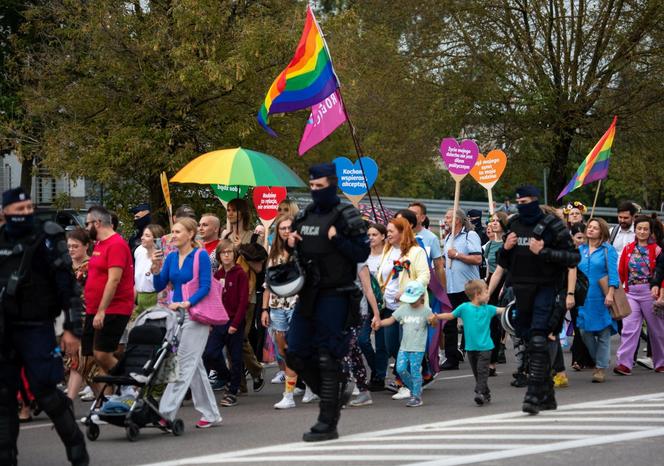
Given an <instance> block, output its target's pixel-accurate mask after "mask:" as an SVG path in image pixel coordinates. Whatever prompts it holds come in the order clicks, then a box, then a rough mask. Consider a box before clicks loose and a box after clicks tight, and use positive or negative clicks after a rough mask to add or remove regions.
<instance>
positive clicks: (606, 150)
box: [558, 116, 618, 199]
mask: <svg viewBox="0 0 664 466" xmlns="http://www.w3.org/2000/svg"><path fill="white" fill-rule="evenodd" d="M617 119H618V117H617V116H614V117H613V123H611V126H609V129H607V130H606V133H604V136H602V139H600V140H599V141H598V142H597V144H595V147H593V150H591V151H590V153H589V154H588V156H587V157H586V159H585V160H584V161H583V163H582V164H581V165H579V168H578V169H577V170H576V173H575V174H574V176H573V177H572V179H571V180H570V182H569V183H568V184H567V186H565V189H563V190H562V191H561V192H560V194H559V195H558V199H560V198H561V197H563V196H565V195H566V194H569V193H571V192H572V191H574V190H575V189H576V188H580V187H581V186H583V185H586V184H589V183H592V182H593V181H597V180H603V179H604V178H606V177H607V176H608V174H609V157H610V156H611V146H612V145H613V137H614V136H615V135H616V121H617Z"/></svg>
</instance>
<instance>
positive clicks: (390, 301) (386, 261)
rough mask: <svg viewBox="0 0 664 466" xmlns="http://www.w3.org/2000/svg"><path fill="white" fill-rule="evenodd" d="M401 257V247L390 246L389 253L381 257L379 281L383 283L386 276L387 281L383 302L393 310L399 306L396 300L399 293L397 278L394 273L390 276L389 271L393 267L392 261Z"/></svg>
mask: <svg viewBox="0 0 664 466" xmlns="http://www.w3.org/2000/svg"><path fill="white" fill-rule="evenodd" d="M400 257H401V249H399V248H394V247H393V248H392V249H391V250H390V252H389V254H387V255H385V257H384V258H383V263H382V264H381V266H380V271H379V273H380V283H385V282H386V281H387V280H388V278H389V280H390V281H389V282H387V285H386V286H385V291H384V292H383V302H384V303H385V307H386V308H388V309H391V310H395V309H396V308H398V307H399V304H400V303H399V302H398V300H397V294H398V293H399V279H398V278H396V277H395V276H394V275H392V277H390V272H392V268H394V261H395V260H398V259H399V258H400Z"/></svg>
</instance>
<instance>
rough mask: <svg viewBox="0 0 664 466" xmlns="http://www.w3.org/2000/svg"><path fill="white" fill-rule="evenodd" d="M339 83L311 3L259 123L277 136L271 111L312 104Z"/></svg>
mask: <svg viewBox="0 0 664 466" xmlns="http://www.w3.org/2000/svg"><path fill="white" fill-rule="evenodd" d="M338 87H339V79H338V78H337V75H336V73H335V72H334V69H333V68H332V59H331V58H330V54H329V52H328V50H327V44H326V43H325V39H324V38H323V34H322V33H321V30H320V27H319V26H318V23H317V22H316V18H315V17H314V14H313V12H312V11H311V7H309V6H308V7H307V20H306V22H305V23H304V30H303V31H302V37H300V43H299V44H298V45H297V49H296V50H295V56H294V57H293V59H292V60H291V62H290V63H289V64H288V66H287V67H286V69H284V70H283V71H282V72H281V73H280V74H279V76H277V79H275V80H274V82H273V83H272V85H271V86H270V89H269V90H268V91H267V95H266V96H265V102H263V105H262V106H261V108H260V110H259V111H258V123H260V125H261V126H262V127H263V128H265V130H266V131H267V132H268V133H270V134H271V135H272V136H276V133H275V132H274V131H273V130H272V128H270V127H269V126H268V117H269V115H272V114H275V113H286V112H294V111H296V110H302V109H304V108H308V107H311V106H312V105H315V104H317V103H319V102H321V101H322V100H323V99H325V98H326V97H327V96H329V95H330V94H332V93H333V92H334V91H335V90H336V89H337V88H338Z"/></svg>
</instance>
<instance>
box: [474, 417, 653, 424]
mask: <svg viewBox="0 0 664 466" xmlns="http://www.w3.org/2000/svg"><path fill="white" fill-rule="evenodd" d="M496 422H501V423H517V424H518V423H523V422H538V423H547V422H647V423H650V424H664V418H661V419H657V418H652V417H583V418H580V419H574V418H572V417H564V418H562V417H561V418H559V417H558V416H548V415H544V416H529V417H522V418H516V419H503V420H502V421H494V420H486V421H485V420H482V419H477V420H474V421H470V422H469V423H470V424H491V423H496Z"/></svg>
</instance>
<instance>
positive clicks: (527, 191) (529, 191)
mask: <svg viewBox="0 0 664 466" xmlns="http://www.w3.org/2000/svg"><path fill="white" fill-rule="evenodd" d="M530 196H532V197H540V191H539V189H537V188H536V187H535V186H532V185H529V184H527V185H525V186H521V187H519V188H516V198H517V199H519V198H521V197H530Z"/></svg>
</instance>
